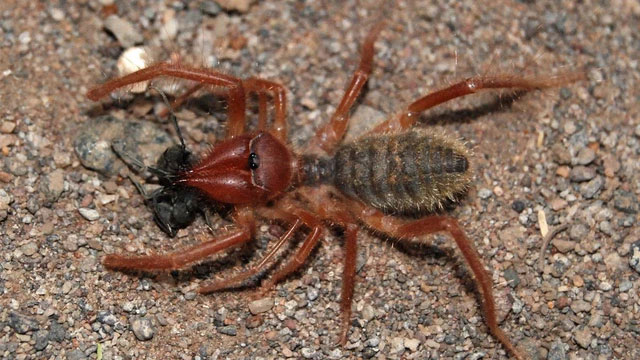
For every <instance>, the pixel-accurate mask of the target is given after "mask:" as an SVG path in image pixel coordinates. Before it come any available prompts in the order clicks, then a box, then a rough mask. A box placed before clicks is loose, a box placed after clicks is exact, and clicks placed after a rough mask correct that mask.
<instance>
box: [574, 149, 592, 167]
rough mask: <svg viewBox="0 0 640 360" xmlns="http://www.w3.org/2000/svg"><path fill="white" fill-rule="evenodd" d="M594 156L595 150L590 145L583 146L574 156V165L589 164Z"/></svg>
mask: <svg viewBox="0 0 640 360" xmlns="http://www.w3.org/2000/svg"><path fill="white" fill-rule="evenodd" d="M595 158H596V152H595V151H593V150H592V149H591V148H590V147H583V148H582V149H581V150H580V151H579V152H578V155H577V156H576V157H575V158H574V160H575V164H576V165H589V164H591V162H592V161H593V160H595Z"/></svg>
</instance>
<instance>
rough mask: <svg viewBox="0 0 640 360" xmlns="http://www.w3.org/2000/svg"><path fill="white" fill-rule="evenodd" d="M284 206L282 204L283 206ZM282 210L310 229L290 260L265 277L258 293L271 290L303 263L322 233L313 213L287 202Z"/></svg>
mask: <svg viewBox="0 0 640 360" xmlns="http://www.w3.org/2000/svg"><path fill="white" fill-rule="evenodd" d="M283 207H284V206H283ZM282 210H284V211H285V212H288V213H293V214H295V216H296V217H297V218H299V219H300V220H301V221H302V222H303V223H304V224H305V225H306V226H307V227H309V228H310V229H311V231H310V233H309V235H307V237H306V238H305V240H304V241H303V242H302V245H301V246H300V248H299V249H298V251H297V252H296V254H295V255H294V256H293V258H292V259H291V260H289V261H288V262H287V263H286V264H285V265H284V266H283V267H282V268H280V269H278V270H277V271H276V272H275V273H274V274H273V276H271V278H269V279H267V280H266V281H265V282H264V283H263V284H262V286H261V287H260V293H266V292H267V291H269V290H271V288H272V287H273V286H274V285H275V284H277V283H278V282H279V281H280V280H282V279H283V278H285V277H286V276H288V275H289V274H291V273H293V272H295V271H296V270H298V268H300V266H302V264H304V262H305V260H306V259H307V258H308V257H309V255H310V254H311V251H312V250H313V248H314V247H315V246H316V245H317V244H318V241H319V240H320V237H321V236H322V233H323V227H322V224H321V223H320V221H319V220H318V219H317V218H316V216H315V215H313V214H311V213H310V212H308V211H306V210H302V209H298V208H293V207H292V206H291V205H289V204H287V205H286V207H284V208H283V209H282Z"/></svg>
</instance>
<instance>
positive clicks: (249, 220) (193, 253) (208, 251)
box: [102, 209, 255, 270]
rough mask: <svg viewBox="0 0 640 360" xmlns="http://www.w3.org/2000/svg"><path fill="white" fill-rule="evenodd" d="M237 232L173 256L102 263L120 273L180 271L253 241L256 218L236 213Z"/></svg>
mask: <svg viewBox="0 0 640 360" xmlns="http://www.w3.org/2000/svg"><path fill="white" fill-rule="evenodd" d="M234 220H235V223H236V226H237V227H238V228H237V229H235V230H233V231H230V232H229V233H228V234H226V235H223V236H219V237H216V238H214V239H211V240H208V241H205V242H202V243H200V244H197V245H194V246H192V247H189V248H187V249H183V250H180V251H176V252H173V253H170V254H158V255H146V256H124V255H120V254H110V255H107V256H105V258H104V260H103V261H102V263H103V264H104V266H105V267H107V268H110V269H119V270H173V269H179V268H182V267H184V266H186V265H189V264H192V263H194V262H196V261H199V260H202V259H204V258H206V257H208V256H211V255H213V254H216V253H218V252H220V251H223V250H226V249H229V248H231V247H233V246H238V245H241V244H244V243H246V242H247V241H249V240H251V238H252V237H253V232H254V228H255V222H254V219H253V214H252V213H251V212H250V210H248V209H242V210H239V211H237V212H236V214H235V216H234Z"/></svg>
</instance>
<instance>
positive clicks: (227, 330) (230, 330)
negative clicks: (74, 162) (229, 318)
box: [218, 325, 238, 336]
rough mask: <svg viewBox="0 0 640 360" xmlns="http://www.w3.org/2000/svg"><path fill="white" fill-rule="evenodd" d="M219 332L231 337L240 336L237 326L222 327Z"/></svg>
mask: <svg viewBox="0 0 640 360" xmlns="http://www.w3.org/2000/svg"><path fill="white" fill-rule="evenodd" d="M218 332H219V333H221V334H225V335H229V336H236V335H238V328H236V326H235V325H227V326H220V327H219V328H218Z"/></svg>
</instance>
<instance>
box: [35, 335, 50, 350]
mask: <svg viewBox="0 0 640 360" xmlns="http://www.w3.org/2000/svg"><path fill="white" fill-rule="evenodd" d="M33 341H34V342H35V344H34V345H33V347H34V348H35V349H36V350H37V351H42V350H44V349H45V348H46V347H47V345H49V333H48V332H46V331H44V330H39V331H37V332H35V333H34V334H33Z"/></svg>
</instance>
